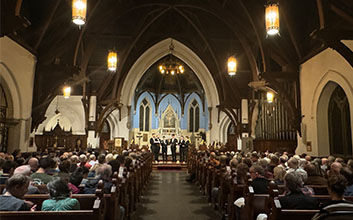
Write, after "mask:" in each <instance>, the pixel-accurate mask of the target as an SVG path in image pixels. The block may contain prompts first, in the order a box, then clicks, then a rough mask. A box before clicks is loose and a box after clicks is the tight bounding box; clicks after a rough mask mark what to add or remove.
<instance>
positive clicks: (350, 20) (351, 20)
mask: <svg viewBox="0 0 353 220" xmlns="http://www.w3.org/2000/svg"><path fill="white" fill-rule="evenodd" d="M330 9H331V10H332V11H333V12H334V13H336V14H337V15H338V16H340V17H341V18H343V19H344V20H345V21H347V22H348V23H350V24H351V25H353V16H352V15H350V14H348V13H347V12H346V11H344V10H342V9H341V8H339V7H337V6H336V5H334V4H332V3H331V4H330Z"/></svg>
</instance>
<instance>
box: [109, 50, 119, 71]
mask: <svg viewBox="0 0 353 220" xmlns="http://www.w3.org/2000/svg"><path fill="white" fill-rule="evenodd" d="M107 64H108V70H110V71H112V72H115V71H116V67H117V65H118V55H117V53H116V52H115V51H112V50H111V51H109V53H108V59H107Z"/></svg>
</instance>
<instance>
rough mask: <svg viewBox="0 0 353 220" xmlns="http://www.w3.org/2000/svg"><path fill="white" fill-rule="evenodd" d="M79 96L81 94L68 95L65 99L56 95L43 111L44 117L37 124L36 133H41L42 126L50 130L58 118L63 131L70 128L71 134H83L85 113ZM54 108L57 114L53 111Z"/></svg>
mask: <svg viewBox="0 0 353 220" xmlns="http://www.w3.org/2000/svg"><path fill="white" fill-rule="evenodd" d="M81 98H82V96H70V98H69V99H65V98H64V97H63V96H56V97H55V98H54V99H53V101H52V102H51V103H50V104H49V106H48V108H47V111H46V112H45V117H46V119H45V120H44V121H43V122H42V123H41V124H40V125H39V126H38V129H37V131H36V134H42V133H43V128H44V129H45V130H46V131H50V129H52V128H54V127H55V126H56V124H57V122H58V120H59V124H60V126H61V128H64V130H65V131H69V130H70V129H72V134H76V135H85V134H86V132H85V115H84V109H83V104H82V102H81ZM56 108H57V109H58V111H59V114H56V113H55V110H56Z"/></svg>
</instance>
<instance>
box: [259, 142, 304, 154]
mask: <svg viewBox="0 0 353 220" xmlns="http://www.w3.org/2000/svg"><path fill="white" fill-rule="evenodd" d="M296 148H297V141H291V140H287V141H286V140H283V141H282V140H254V150H256V151H261V152H265V151H267V150H268V151H271V152H280V153H282V152H284V151H287V152H288V153H291V154H294V153H295V149H296Z"/></svg>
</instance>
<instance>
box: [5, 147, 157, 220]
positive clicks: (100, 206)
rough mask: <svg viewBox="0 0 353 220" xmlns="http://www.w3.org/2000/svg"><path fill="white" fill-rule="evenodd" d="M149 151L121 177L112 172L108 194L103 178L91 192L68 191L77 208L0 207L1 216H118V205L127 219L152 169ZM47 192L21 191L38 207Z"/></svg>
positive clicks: (53, 219)
mask: <svg viewBox="0 0 353 220" xmlns="http://www.w3.org/2000/svg"><path fill="white" fill-rule="evenodd" d="M152 161H153V155H152V154H151V153H146V154H143V155H142V158H141V159H140V160H138V161H137V165H136V166H135V168H134V169H133V170H129V171H128V170H125V171H124V175H123V176H124V177H123V178H120V177H118V174H117V173H116V172H115V173H114V174H113V176H112V183H113V186H112V187H111V191H110V193H109V194H104V190H103V182H102V181H100V182H99V183H98V188H97V190H96V193H95V194H72V198H76V199H77V200H78V201H79V202H80V209H81V210H77V211H60V212H57V211H0V219H1V220H44V219H45V220H48V219H49V220H62V219H65V220H78V219H80V218H82V219H84V220H119V219H120V214H121V213H120V206H122V207H124V209H125V216H124V219H131V215H132V213H133V212H134V211H135V210H136V206H137V203H138V202H139V201H140V198H141V196H142V195H143V192H144V189H145V187H146V186H147V183H148V180H149V177H150V174H151V172H152ZM48 198H49V195H48V194H33V195H25V197H24V198H23V199H24V200H28V201H31V202H33V203H34V204H37V210H41V205H42V203H43V201H44V200H46V199H48Z"/></svg>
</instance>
